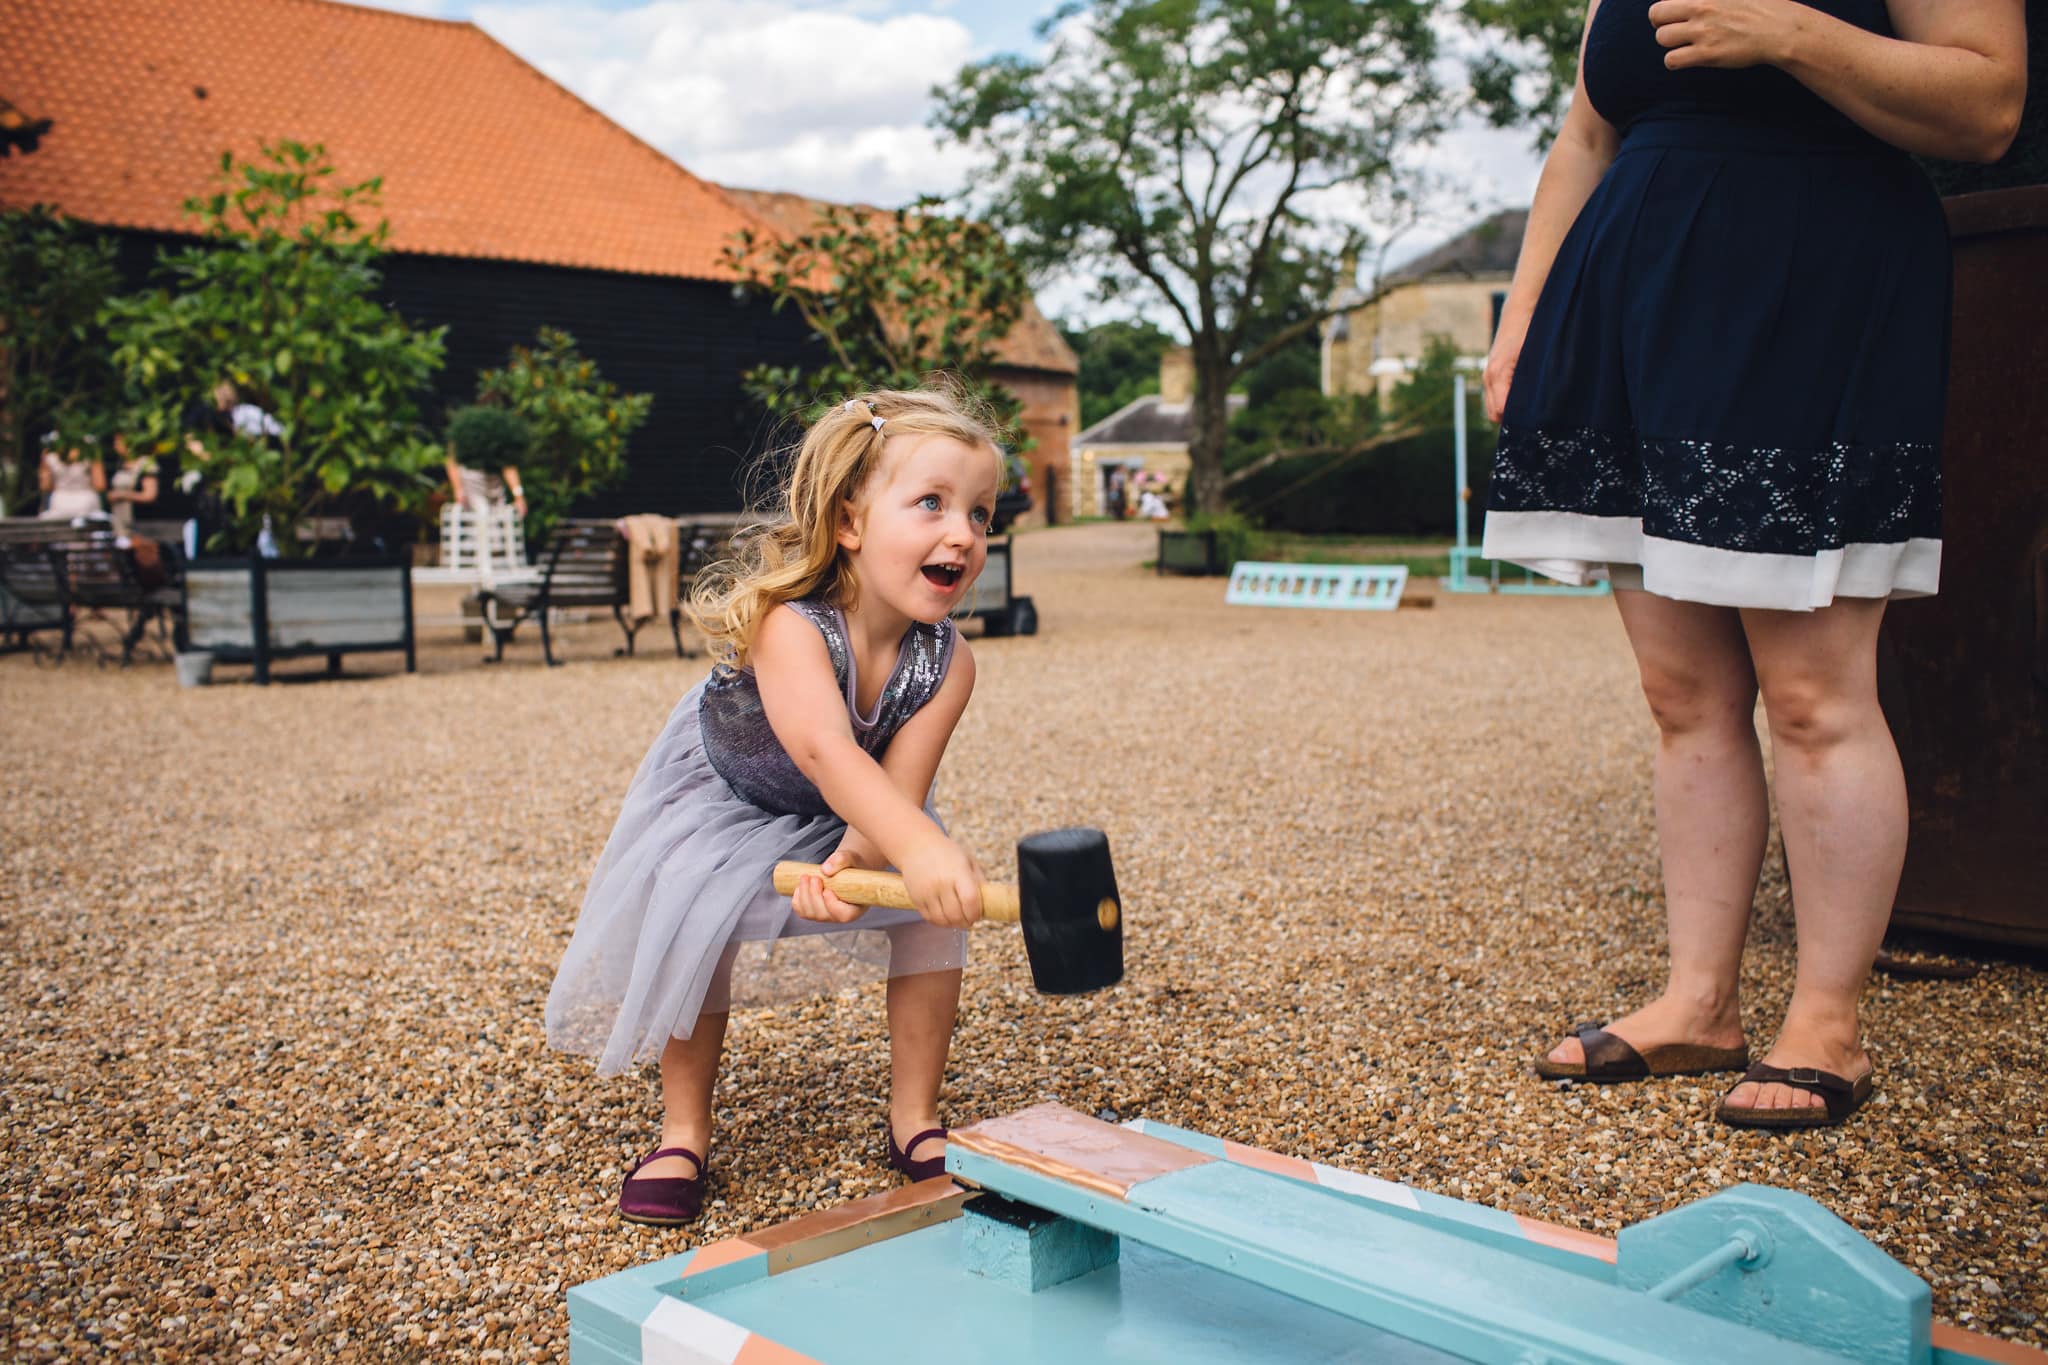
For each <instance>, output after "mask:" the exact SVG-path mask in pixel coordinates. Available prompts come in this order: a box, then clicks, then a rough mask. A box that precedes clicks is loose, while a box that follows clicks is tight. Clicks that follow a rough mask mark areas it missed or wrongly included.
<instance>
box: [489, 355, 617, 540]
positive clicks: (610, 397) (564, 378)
mask: <svg viewBox="0 0 2048 1365" xmlns="http://www.w3.org/2000/svg"><path fill="white" fill-rule="evenodd" d="M476 396H477V398H478V400H479V401H480V402H483V403H485V404H494V405H497V406H499V407H500V408H502V409H504V410H506V411H509V412H511V413H513V414H516V415H518V416H519V417H521V418H523V419H524V420H525V422H526V424H527V426H528V427H529V428H530V429H531V430H532V433H533V445H532V448H531V450H530V451H529V453H528V454H527V456H526V463H525V464H524V465H522V466H521V468H520V471H519V475H520V479H521V481H522V483H523V484H524V486H525V489H526V533H527V535H528V536H529V537H531V538H533V539H535V540H541V539H545V538H546V536H547V533H548V530H549V528H551V527H552V526H553V525H554V524H555V522H557V521H558V520H560V519H561V518H562V517H565V516H567V515H568V514H569V509H570V508H571V507H573V506H574V505H575V503H576V501H577V499H579V498H584V497H588V496H589V495H590V494H592V493H595V492H597V491H598V490H599V489H602V488H608V487H610V486H611V485H612V484H615V483H617V482H618V481H619V479H620V478H621V477H622V476H623V475H624V474H625V472H626V438H627V437H629V436H631V435H632V434H633V432H634V431H636V430H638V429H639V427H640V425H641V423H643V422H645V421H646V420H647V412H648V409H650V408H651V407H653V406H654V396H653V395H652V394H645V393H620V392H619V387H618V385H616V384H614V383H612V382H611V381H610V380H608V379H606V378H605V377H604V376H603V375H601V374H599V373H598V371H597V365H596V363H595V362H594V361H592V360H590V359H589V358H588V357H586V356H585V355H584V354H583V353H582V352H581V351H579V350H577V349H576V338H575V337H572V336H570V335H569V334H568V333H567V332H564V331H562V330H560V329H559V328H555V327H543V328H541V329H540V333H539V336H538V337H537V338H536V340H535V344H534V345H532V346H514V347H513V348H512V354H511V356H510V357H509V358H508V359H507V360H506V362H505V364H504V366H503V367H501V368H499V369H495V370H485V371H484V372H483V373H482V374H480V375H478V376H477V378H476ZM464 458H465V459H467V458H468V457H467V456H466V455H465V456H464Z"/></svg>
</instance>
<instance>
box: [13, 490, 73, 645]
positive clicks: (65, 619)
mask: <svg viewBox="0 0 2048 1365" xmlns="http://www.w3.org/2000/svg"><path fill="white" fill-rule="evenodd" d="M40 529H41V531H42V533H43V534H42V535H41V536H40V537H38V536H36V535H33V534H31V533H30V532H31V528H28V527H20V526H15V525H10V526H8V527H6V528H5V529H4V530H0V636H4V637H6V638H7V639H8V640H9V641H10V644H9V645H8V648H10V649H27V648H30V647H31V646H32V645H33V644H34V637H35V635H36V633H37V632H39V631H46V630H55V631H61V632H62V633H63V640H62V642H61V643H60V644H59V646H58V649H57V654H58V656H59V657H60V658H61V657H62V656H63V655H65V654H67V653H69V652H70V649H71V627H72V621H71V608H70V604H69V602H68V601H67V600H66V599H65V596H64V577H63V574H62V573H61V572H60V571H59V569H58V567H57V561H56V560H55V559H54V558H53V557H52V556H51V554H50V544H51V540H50V538H49V537H50V533H51V532H52V531H54V530H61V531H62V532H63V533H64V534H67V535H77V534H78V532H76V531H73V530H72V529H71V528H70V527H69V526H66V525H64V524H63V523H62V522H57V523H50V522H45V523H43V525H42V527H41V528H40Z"/></svg>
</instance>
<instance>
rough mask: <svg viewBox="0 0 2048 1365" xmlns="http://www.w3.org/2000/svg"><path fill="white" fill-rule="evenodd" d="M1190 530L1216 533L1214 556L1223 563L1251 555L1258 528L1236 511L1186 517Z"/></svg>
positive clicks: (1234, 561)
mask: <svg viewBox="0 0 2048 1365" xmlns="http://www.w3.org/2000/svg"><path fill="white" fill-rule="evenodd" d="M1188 529H1189V530H1190V531H1196V532H1201V531H1213V532H1215V533H1216V556H1217V558H1219V559H1221V560H1222V561H1223V563H1224V564H1226V565H1229V564H1235V563H1237V561H1238V560H1240V559H1250V558H1251V557H1252V545H1253V543H1254V542H1255V541H1256V540H1257V538H1258V530H1257V528H1255V527H1254V526H1253V525H1252V524H1251V523H1250V522H1249V521H1246V520H1245V519H1244V518H1243V517H1242V516H1240V515H1238V514H1237V513H1236V512H1203V513H1198V514H1196V515H1195V516H1192V517H1189V518H1188Z"/></svg>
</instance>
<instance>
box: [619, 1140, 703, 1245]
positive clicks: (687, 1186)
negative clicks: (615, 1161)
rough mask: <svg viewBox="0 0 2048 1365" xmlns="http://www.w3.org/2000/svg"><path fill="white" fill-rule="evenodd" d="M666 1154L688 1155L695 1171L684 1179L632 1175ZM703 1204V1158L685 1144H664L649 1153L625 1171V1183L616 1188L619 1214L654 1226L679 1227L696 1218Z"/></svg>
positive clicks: (629, 1220)
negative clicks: (672, 1145) (677, 1145)
mask: <svg viewBox="0 0 2048 1365" xmlns="http://www.w3.org/2000/svg"><path fill="white" fill-rule="evenodd" d="M665 1156H679V1157H684V1158H687V1159H688V1160H689V1161H690V1162H691V1163H692V1164H693V1165H695V1166H696V1168H697V1174H695V1175H693V1176H688V1177H684V1178H677V1177H673V1176H671V1177H668V1178H665V1179H657V1178H654V1177H649V1178H648V1179H646V1180H635V1179H634V1178H633V1177H634V1176H636V1175H638V1174H640V1169H641V1167H643V1166H645V1165H647V1163H648V1162H650V1161H659V1160H660V1159H661V1158H662V1157H665ZM703 1207H704V1158H703V1157H701V1156H698V1155H697V1154H696V1153H695V1152H693V1151H691V1150H690V1149H689V1148H687V1147H663V1148H660V1149H659V1150H657V1151H652V1152H649V1153H648V1154H647V1155H646V1156H643V1157H641V1158H640V1161H639V1163H638V1164H637V1165H635V1166H634V1167H633V1169H632V1170H630V1171H628V1172H627V1173H626V1180H625V1183H624V1184H623V1185H621V1186H620V1187H619V1217H621V1218H623V1219H625V1220H626V1221H627V1222H629V1223H645V1224H647V1225H648V1226H649V1227H657V1228H673V1227H681V1226H682V1225H683V1224H684V1223H687V1222H689V1221H690V1220H691V1219H692V1218H695V1217H696V1216H697V1211H698V1210H699V1209H701V1208H703Z"/></svg>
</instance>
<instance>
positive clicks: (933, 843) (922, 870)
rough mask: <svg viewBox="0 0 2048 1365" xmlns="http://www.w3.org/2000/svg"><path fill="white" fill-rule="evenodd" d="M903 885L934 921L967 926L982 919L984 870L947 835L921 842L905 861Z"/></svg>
mask: <svg viewBox="0 0 2048 1365" xmlns="http://www.w3.org/2000/svg"><path fill="white" fill-rule="evenodd" d="M903 885H904V887H905V888H906V889H907V890H908V891H909V892H910V903H911V904H912V905H914V906H916V907H917V913H918V914H920V915H923V916H924V917H925V919H926V920H928V921H930V922H931V923H933V924H937V925H942V926H944V927H945V928H948V929H965V928H966V927H967V926H968V925H970V924H972V923H974V922H975V921H976V920H978V919H980V918H981V869H980V868H979V867H977V866H975V862H974V859H972V858H970V857H968V856H967V850H966V849H964V848H962V847H960V845H958V844H956V843H954V842H953V841H952V840H951V839H948V838H946V837H945V836H944V835H935V836H934V837H933V838H931V839H930V840H928V841H926V842H924V843H922V844H919V845H918V847H917V850H916V851H915V852H914V853H913V854H912V855H911V856H910V857H908V858H906V859H905V860H904V862H903Z"/></svg>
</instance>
